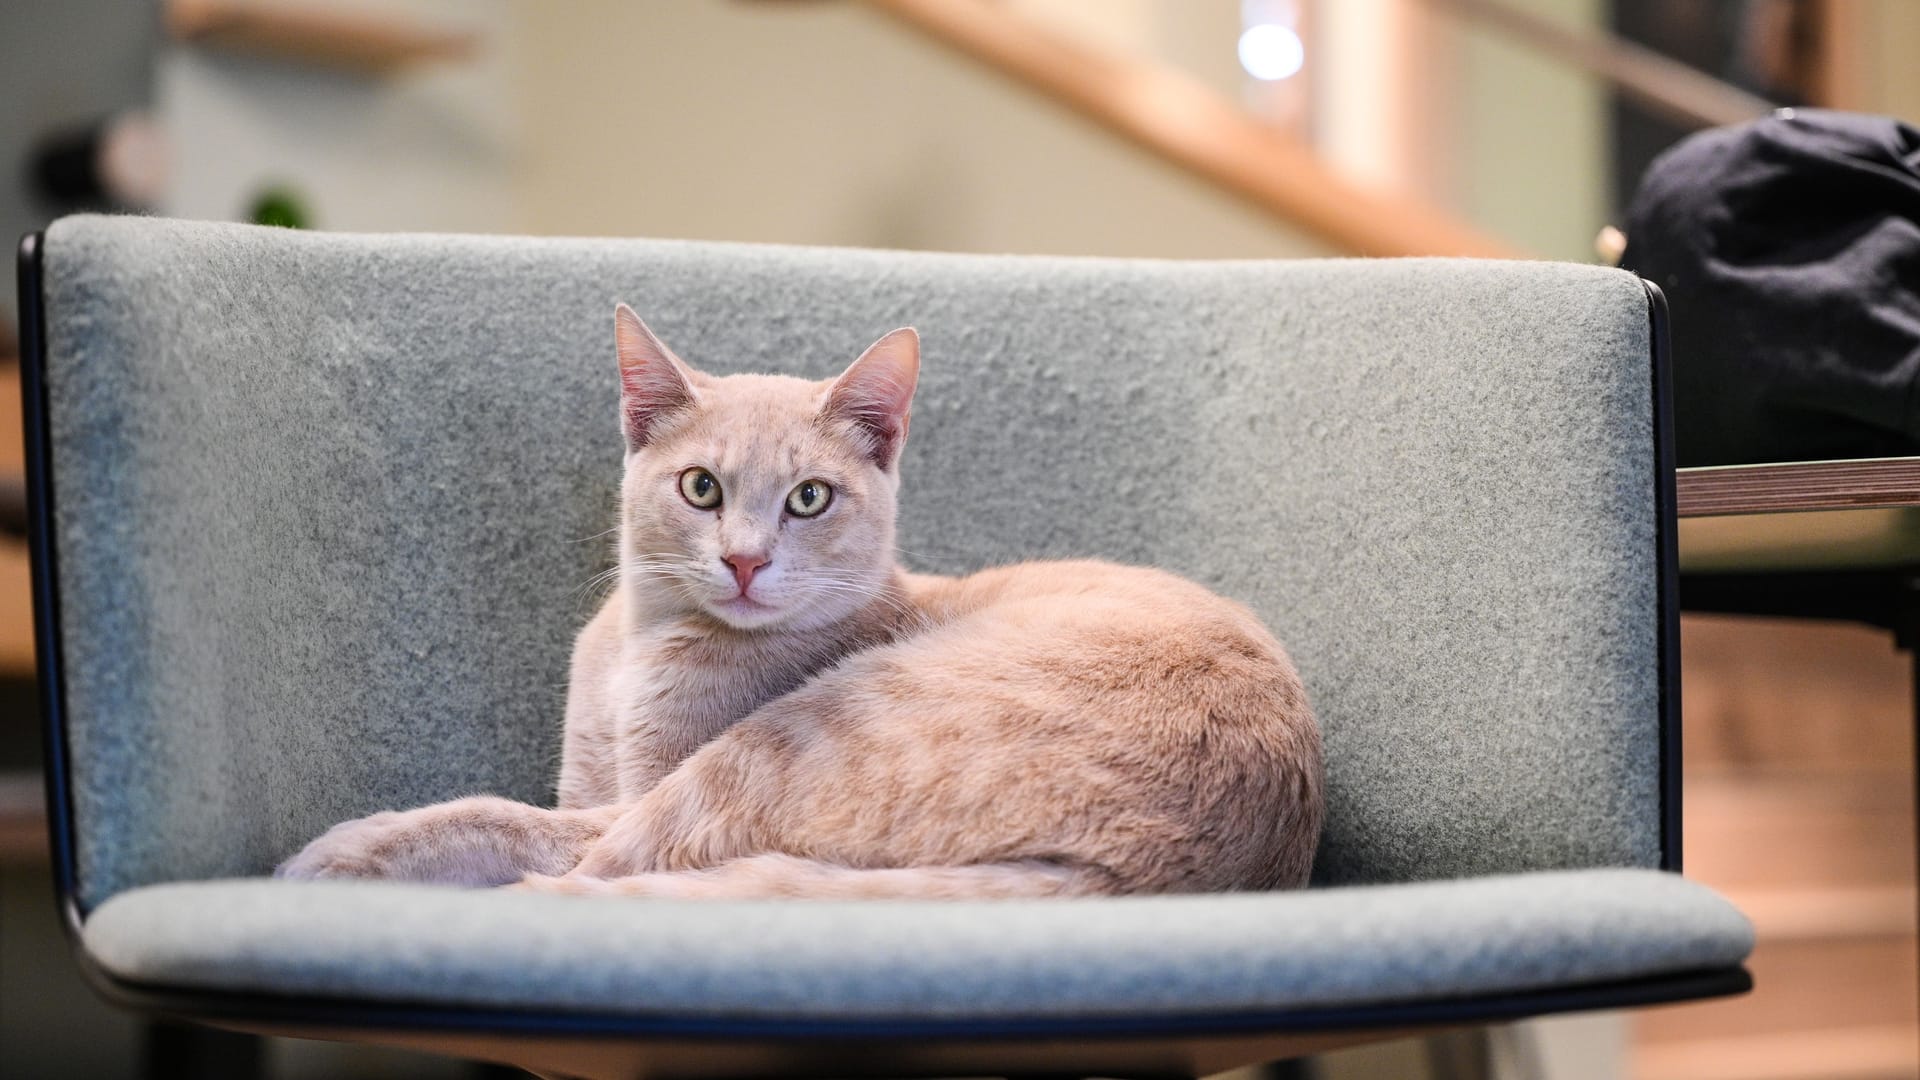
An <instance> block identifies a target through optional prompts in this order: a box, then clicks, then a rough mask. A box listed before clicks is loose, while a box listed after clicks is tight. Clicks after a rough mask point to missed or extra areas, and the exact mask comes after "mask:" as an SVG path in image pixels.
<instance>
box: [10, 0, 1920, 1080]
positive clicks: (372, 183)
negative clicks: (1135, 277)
mask: <svg viewBox="0 0 1920 1080" xmlns="http://www.w3.org/2000/svg"><path fill="white" fill-rule="evenodd" d="M1917 44H1920V3H1915V2H1912V0H1497V2H1496V0H644V2H641V0H354V2H345V0H171V2H163V3H141V2H135V0H4V3H3V4H0V234H4V235H5V236H7V237H8V238H9V239H10V240H11V239H12V238H14V237H17V236H19V235H21V234H23V233H26V232H29V231H31V230H33V229H36V228H39V227H41V226H42V225H44V224H45V223H46V222H47V221H48V220H50V219H51V218H53V217H55V216H58V215H60V214H63V213H68V212H73V211H76V210H113V211H126V212H147V213H159V214H166V215H174V216H184V217H195V218H215V219H224V220H236V221H259V222H263V223H269V224H278V225H288V226H297V227H307V228H320V229H335V230H356V231H457V232H504V233H530V234H572V235H599V236H652V237H688V238H700V239H718V240H746V241H776V242H786V243H801V244H834V245H857V246H872V247H890V248H919V249H938V250H949V251H981V252H1034V253H1053V254H1084V255H1115V256H1150V257H1170V258H1247V257H1255V258H1267V257H1281V258H1291V257H1313V256H1348V255H1460V254H1465V255H1498V256H1516V257H1526V258H1547V259H1561V260H1574V261H1582V262H1608V261H1612V260H1613V259H1614V258H1616V257H1617V254H1618V249H1619V245H1620V237H1619V236H1618V234H1617V232H1614V231H1612V230H1611V229H1610V226H1611V225H1612V223H1614V222H1617V221H1619V220H1620V219H1621V217H1622V208H1623V206H1624V204H1625V202H1626V201H1627V200H1628V199H1629V198H1630V197H1631V196H1632V193H1633V190H1634V187H1635V184H1636V182H1637V180H1638V178H1639V177H1640V175H1641V174H1642V172H1643V171H1644V170H1645V168H1646V166H1647V164H1648V163H1649V162H1650V161H1651V160H1652V159H1653V158H1654V156H1656V155H1657V154H1659V153H1660V152H1661V151H1662V150H1663V149H1665V148H1666V147H1668V146H1670V145H1672V143H1673V142H1675V141H1676V140H1678V139H1680V138H1682V137H1684V136H1685V135H1686V134H1687V133H1688V132H1691V131H1693V130H1697V129H1700V128H1702V127H1707V126H1713V125H1718V124H1725V123H1736V122H1740V121H1742V120H1745V119H1751V118H1754V117H1757V116H1761V115H1765V114H1766V113H1767V112H1768V111H1770V110H1772V109H1774V108H1777V107H1780V106H1807V105H1818V106H1828V107H1835V108H1845V109H1852V110H1858V111H1864V112H1874V113H1884V114H1892V115H1895V116H1899V117H1902V118H1904V119H1907V120H1909V121H1920V62H1916V61H1915V59H1914V57H1915V46H1916V45H1917ZM16 341H17V338H16V332H15V328H14V300H13V296H12V293H11V290H8V292H7V295H6V297H5V299H4V300H0V534H4V535H0V1073H4V1075H6V1076H7V1077H9V1078H25V1077H38V1076H99V1077H110V1076H140V1075H147V1074H149V1073H150V1072H152V1071H153V1070H152V1063H153V1062H154V1061H157V1060H160V1059H161V1057H162V1056H163V1055H164V1054H167V1053H171V1054H173V1055H174V1056H173V1057H172V1058H170V1059H169V1060H173V1061H179V1060H183V1058H181V1057H180V1056H179V1046H180V1044H181V1043H182V1042H183V1041H185V1042H189V1043H192V1044H193V1046H194V1048H195V1049H194V1050H193V1053H194V1054H197V1055H198V1057H197V1058H193V1060H197V1061H199V1062H201V1066H199V1068H200V1071H201V1074H202V1075H208V1076H216V1075H217V1076H241V1075H267V1076H275V1077H295V1076H301V1077H304V1076H337V1075H351V1076H367V1077H376V1076H471V1075H477V1074H478V1073H479V1070H477V1069H476V1068H475V1067H472V1066H466V1065H462V1064H458V1063H451V1062H444V1061H438V1060H435V1059H429V1058H424V1057H420V1058H416V1057H408V1056H404V1055H399V1054H394V1053H386V1052H374V1051H368V1050H362V1049H354V1048H344V1047H334V1046H330V1045H328V1044H319V1043H296V1042H291V1041H282V1040H272V1041H266V1042H256V1041H250V1040H238V1039H234V1040H231V1041H226V1042H222V1041H219V1040H212V1041H209V1040H204V1039H198V1037H197V1036H194V1035H192V1034H190V1033H187V1032H184V1031H182V1030H180V1029H174V1028H170V1027H168V1026H166V1025H164V1024H153V1023H149V1022H147V1021H144V1020H139V1019H136V1018H133V1017H130V1016H125V1015H122V1014H119V1013H116V1012H114V1011H112V1010H111V1009H109V1008H107V1007H106V1006H104V1005H102V1004H99V1003H98V1002H97V1001H95V1000H94V999H93V998H92V997H91V995H90V994H89V992H88V991H87V990H86V989H85V988H84V986H83V985H82V982H81V980H80V976H79V974H78V972H76V971H75V970H74V969H73V967H72V965H71V963H70V961H68V960H67V958H66V951H65V943H64V941H63V939H62V932H61V929H60V925H59V920H58V919H57V918H56V915H55V912H54V910H53V905H52V903H51V897H52V886H51V882H50V879H49V877H48V872H47V869H46V845H45V838H44V835H43V830H44V819H43V816H42V810H41V806H40V799H41V795H40V783H39V778H38V768H39V753H40V750H39V735H38V731H37V727H36V725H37V714H36V711H35V704H34V701H35V698H34V687H33V675H32V641H31V634H30V627H29V623H28V606H27V605H28V598H27V590H26V580H27V561H26V552H25V547H24V543H22V542H20V541H19V539H18V536H19V533H20V530H21V527H22V523H21V515H22V513H23V511H22V509H21V505H22V503H21V495H20V492H21V480H20V476H21V449H20V447H21V436H20V432H19V418H18V411H17V399H18V391H17V380H18V368H17V365H16V363H15V362H14V361H13V359H12V358H11V357H12V353H13V352H14V351H15V349H16V347H17V346H16ZM1684 652H1685V659H1686V667H1685V672H1684V685H1685V692H1686V696H1685V706H1684V707H1685V716H1686V739H1687V747H1688V748H1687V756H1686V767H1687V775H1686V785H1687V795H1686V813H1687V820H1686V850H1687V860H1688V871H1689V873H1690V874H1691V875H1692V876H1695V877H1697V878H1699V879H1701V880H1703V881H1705V882H1707V883H1708V884H1710V885H1713V886H1715V887H1717V888H1720V889H1722V890H1723V891H1724V892H1726V893H1727V894H1728V895H1729V896H1730V897H1731V898H1732V899H1733V900H1734V901H1735V902H1736V903H1738V904H1739V905H1740V906H1741V907H1742V908H1743V909H1745V910H1746V911H1748V912H1749V913H1750V914H1752V915H1753V917H1754V919H1755V921H1756V923H1757V924H1758V927H1759V931H1760V940H1761V944H1760V947H1759V950H1758V952H1757V953H1756V955H1755V958H1754V961H1753V965H1752V967H1753V970H1754V973H1755V976H1756V978H1757V980H1758V983H1759V987H1758V989H1757V990H1756V992H1755V993H1754V994H1752V995H1750V996H1748V997H1745V998H1742V999H1738V1000H1735V1001H1729V1002H1718V1003H1710V1004H1705V1005H1693V1006H1682V1007H1674V1008H1666V1009H1656V1010H1650V1011H1647V1012H1643V1013H1637V1014H1633V1015H1631V1016H1615V1015H1608V1016H1595V1017H1576V1018H1572V1019H1563V1020H1556V1021H1553V1022H1551V1023H1547V1024H1540V1025H1530V1026H1528V1027H1526V1028H1525V1029H1524V1030H1523V1031H1522V1032H1520V1033H1519V1034H1518V1035H1517V1036H1516V1037H1515V1038H1513V1039H1509V1040H1507V1041H1505V1042H1503V1043H1500V1044H1497V1045H1500V1046H1505V1047H1507V1050H1506V1051H1502V1052H1501V1053H1498V1054H1496V1055H1495V1057H1496V1058H1498V1059H1499V1060H1495V1061H1493V1062H1491V1066H1492V1068H1493V1070H1494V1072H1495V1073H1496V1074H1498V1075H1514V1076H1551V1077H1556V1078H1559V1077H1569V1078H1571V1077H1632V1078H1637V1080H1669V1078H1672V1080H1679V1078H1708V1080H1711V1078H1727V1080H1736V1078H1739V1080H1761V1078H1782V1080H1785V1078H1790V1077H1808V1078H1811V1077H1848V1078H1862V1080H1866V1078H1874V1080H1878V1078H1895V1077H1913V1076H1915V1075H1920V1065H1917V1064H1916V1060H1917V1054H1920V1051H1917V1049H1916V1047H1920V1037H1917V1036H1916V1026H1915V1025H1916V1001H1915V999H1916V983H1917V982H1920V972H1917V971H1916V964H1915V937H1914V911H1915V897H1914V892H1913V880H1914V852H1915V837H1914V834H1913V801H1912V800H1913V790H1914V778H1913V770H1912V763H1913V761H1914V748H1913V744H1912V738H1913V733H1912V729H1911V725H1910V721H1909V717H1910V715H1911V714H1910V712H1909V709H1910V703H1911V701H1912V700H1913V688H1912V685H1911V678H1910V676H1909V665H1908V661H1907V660H1906V658H1904V657H1903V656H1902V655H1901V654H1899V653H1897V652H1896V651H1895V650H1894V647H1893V644H1892V641H1891V639H1890V637H1889V636H1888V635H1885V634H1881V633H1876V632H1872V631H1869V630H1865V629H1856V628H1851V627H1844V626H1842V627H1835V626H1819V625H1813V624H1794V623H1790V622H1784V621H1767V620H1754V619H1737V618H1696V617H1689V618H1688V619H1687V620H1686V625H1685V628H1684ZM1458 1068H1459V1063H1458V1061H1452V1062H1450V1061H1449V1060H1448V1055H1447V1053H1445V1052H1436V1051H1435V1050H1434V1049H1433V1048H1432V1047H1420V1046H1413V1045H1400V1046H1395V1045H1388V1046H1383V1047H1373V1048H1368V1049H1365V1050H1360V1051H1353V1052H1350V1053H1347V1054H1341V1055H1335V1056H1333V1057H1330V1058H1327V1059H1324V1060H1322V1061H1319V1062H1316V1063H1314V1064H1313V1065H1311V1066H1309V1067H1308V1068H1307V1072H1308V1073H1309V1074H1311V1075H1319V1076H1325V1077H1363V1076H1403V1075H1420V1074H1421V1073H1422V1072H1428V1073H1431V1074H1433V1075H1455V1074H1456V1073H1457V1071H1458ZM1450 1069H1452V1070H1455V1071H1454V1072H1449V1070H1450Z"/></svg>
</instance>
